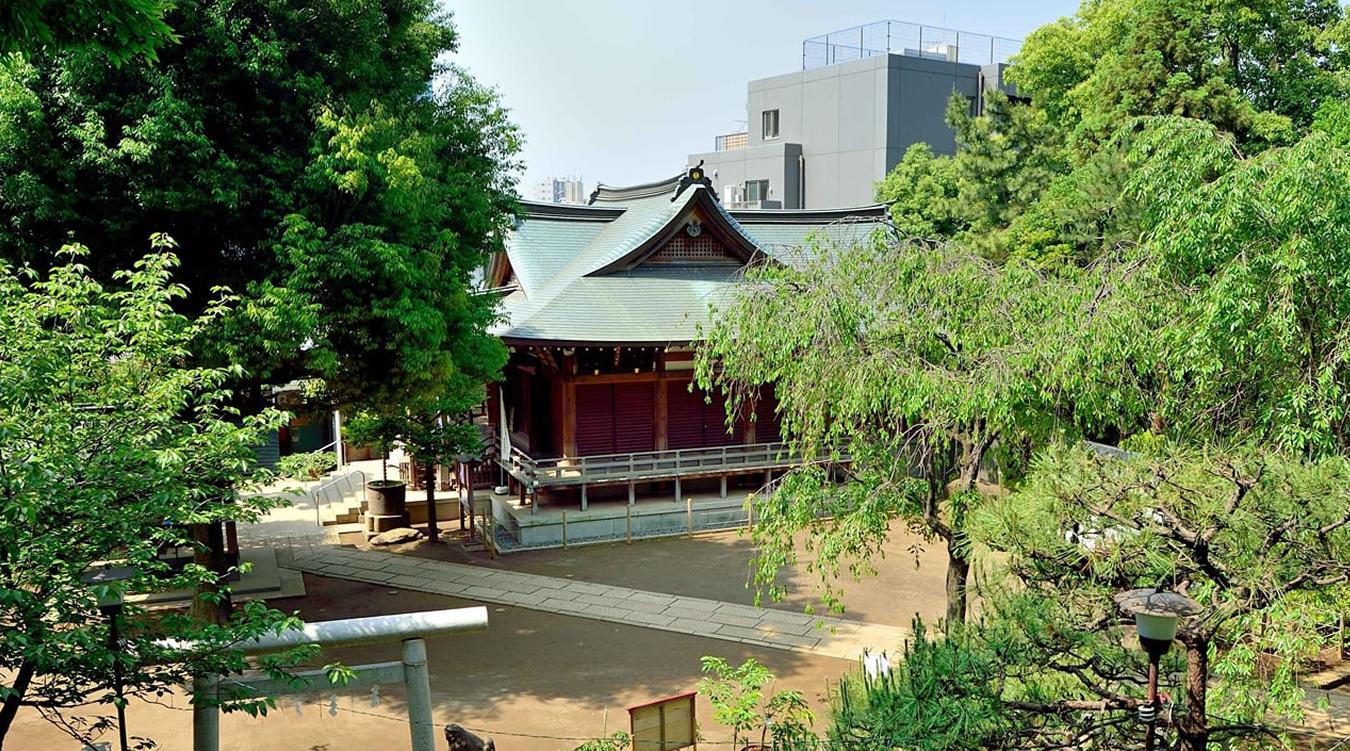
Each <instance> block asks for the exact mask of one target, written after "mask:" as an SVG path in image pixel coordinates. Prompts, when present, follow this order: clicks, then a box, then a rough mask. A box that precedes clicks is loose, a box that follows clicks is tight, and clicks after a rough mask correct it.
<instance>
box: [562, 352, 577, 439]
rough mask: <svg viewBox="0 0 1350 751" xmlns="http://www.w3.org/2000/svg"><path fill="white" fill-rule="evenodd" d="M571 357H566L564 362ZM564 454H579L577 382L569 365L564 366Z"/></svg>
mask: <svg viewBox="0 0 1350 751" xmlns="http://www.w3.org/2000/svg"><path fill="white" fill-rule="evenodd" d="M570 360H571V358H570V357H568V358H564V362H565V363H566V362H567V361H570ZM562 402H563V403H562V441H563V445H562V447H561V448H562V455H563V456H576V455H577V384H576V381H574V380H572V374H571V372H570V371H569V370H568V366H567V365H564V366H563V384H562Z"/></svg>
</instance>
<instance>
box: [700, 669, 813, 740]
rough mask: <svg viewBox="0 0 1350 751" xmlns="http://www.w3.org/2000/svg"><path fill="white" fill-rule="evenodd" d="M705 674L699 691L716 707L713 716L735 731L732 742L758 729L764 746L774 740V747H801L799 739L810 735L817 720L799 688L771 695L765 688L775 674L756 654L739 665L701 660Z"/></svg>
mask: <svg viewBox="0 0 1350 751" xmlns="http://www.w3.org/2000/svg"><path fill="white" fill-rule="evenodd" d="M701 662H702V667H703V672H704V674H705V677H704V678H703V679H701V680H700V681H699V683H698V690H699V693H701V694H703V695H704V696H706V697H707V698H708V701H709V703H711V704H712V706H713V719H715V720H716V721H717V722H718V723H720V724H722V725H726V726H727V727H730V728H731V730H732V736H731V743H732V745H733V746H735V745H737V743H738V742H739V741H742V740H744V741H749V740H750V738H751V736H752V734H753V733H754V731H755V729H756V728H759V730H760V740H759V743H760V745H761V746H764V745H766V744H765V741H766V740H771V741H772V744H773V745H772V747H773V748H799V746H798V745H796V744H797V743H798V742H800V741H806V740H808V739H810V738H811V733H810V728H811V723H813V722H814V721H815V717H814V715H813V714H812V713H811V710H810V708H809V706H808V705H807V703H806V698H805V697H804V696H802V693H801V692H800V691H779V692H777V693H774V694H772V695H770V696H768V697H766V696H765V694H764V689H765V687H767V686H769V685H770V684H772V683H773V681H774V676H773V673H770V672H769V670H768V668H765V667H764V666H763V665H761V664H759V662H758V661H756V660H755V658H753V657H748V658H746V660H745V662H743V663H741V664H740V665H739V666H734V667H733V666H732V665H731V664H730V663H728V662H727V661H726V660H725V659H724V658H721V657H709V656H705V657H704V658H703V659H702V661H701Z"/></svg>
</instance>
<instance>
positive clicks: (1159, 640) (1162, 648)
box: [1116, 587, 1202, 751]
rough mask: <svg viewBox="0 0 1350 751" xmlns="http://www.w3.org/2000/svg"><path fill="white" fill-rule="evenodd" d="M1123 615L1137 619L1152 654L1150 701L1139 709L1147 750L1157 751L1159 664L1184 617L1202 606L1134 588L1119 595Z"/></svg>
mask: <svg viewBox="0 0 1350 751" xmlns="http://www.w3.org/2000/svg"><path fill="white" fill-rule="evenodd" d="M1116 605H1117V606H1119V607H1120V610H1121V612H1123V613H1125V614H1126V615H1132V616H1134V625H1135V629H1136V630H1137V631H1138V633H1139V646H1141V647H1142V648H1143V649H1144V652H1145V653H1147V654H1148V700H1147V701H1146V702H1145V703H1144V704H1143V705H1142V706H1140V707H1139V720H1140V721H1141V722H1143V723H1144V728H1145V730H1144V749H1145V751H1153V743H1154V738H1155V736H1156V734H1157V728H1158V726H1157V722H1158V663H1159V662H1160V661H1161V660H1162V656H1163V655H1165V654H1167V652H1168V650H1170V649H1171V648H1172V642H1173V640H1175V639H1176V638H1177V628H1178V627H1179V626H1180V625H1181V619H1182V618H1188V617H1190V616H1194V615H1199V614H1200V611H1201V610H1202V608H1201V607H1200V603H1198V602H1196V601H1195V600H1192V599H1191V598H1189V597H1187V596H1185V595H1183V594H1178V593H1176V592H1166V591H1164V590H1162V589H1160V588H1157V587H1150V588H1145V589H1132V590H1130V591H1128V592H1122V593H1120V594H1118V595H1116Z"/></svg>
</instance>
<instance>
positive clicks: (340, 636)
mask: <svg viewBox="0 0 1350 751" xmlns="http://www.w3.org/2000/svg"><path fill="white" fill-rule="evenodd" d="M487 626H488V615H487V608H485V607H481V606H479V607H472V608H454V609H450V610H431V611H425V612H421V613H404V614H400V615H380V616H374V617H370V618H347V619H344V620H337V621H321V622H319V623H310V624H306V625H305V627H304V628H302V629H298V630H295V631H285V632H283V633H281V634H275V635H273V634H269V635H266V636H261V637H258V638H256V639H251V640H249V641H247V642H244V643H243V644H241V645H240V646H239V648H240V649H241V650H243V651H244V652H245V653H246V654H266V653H269V652H282V651H285V650H288V649H293V648H295V647H301V646H305V645H309V644H317V645H319V646H321V647H338V646H354V645H359V644H381V643H387V642H391V641H401V642H403V655H402V659H401V660H400V661H399V662H381V663H374V664H370V665H355V666H352V668H351V669H352V670H353V671H355V673H356V675H355V677H353V678H352V679H351V680H350V681H348V682H347V684H346V685H345V686H344V687H343V688H363V687H368V686H375V685H379V684H389V683H402V684H403V685H404V686H405V687H406V689H407V694H408V729H409V731H410V733H411V734H412V748H413V751H434V749H435V745H436V728H435V726H434V724H433V723H432V719H431V681H430V676H429V675H428V673H427V647H426V641H425V638H426V637H429V636H450V635H452V634H468V633H475V632H479V631H486V630H487ZM171 646H172V645H171ZM180 646H185V645H180ZM226 680H228V681H229V683H230V684H231V685H232V686H244V687H246V688H248V689H250V690H252V691H254V692H256V693H257V694H258V695H260V696H281V695H284V694H297V693H306V692H308V691H314V690H317V689H320V688H323V687H326V686H329V685H330V684H329V683H328V678H327V676H326V675H325V674H324V672H323V671H322V670H311V671H306V672H301V673H294V674H292V676H291V678H290V679H288V680H275V679H272V678H268V677H266V676H261V675H252V676H250V675H245V676H241V677H238V678H229V679H226ZM221 682H222V679H220V678H217V677H214V676H206V677H203V678H199V679H198V680H197V681H196V682H195V683H194V685H193V693H194V694H197V695H202V694H205V695H207V696H211V694H212V693H213V692H216V691H218V690H219V685H220V683H221ZM192 749H193V751H219V749H220V707H219V706H216V705H214V704H195V705H194V706H193V709H192Z"/></svg>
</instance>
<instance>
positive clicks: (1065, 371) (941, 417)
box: [697, 238, 1140, 621]
mask: <svg viewBox="0 0 1350 751" xmlns="http://www.w3.org/2000/svg"><path fill="white" fill-rule="evenodd" d="M811 255H812V258H813V259H814V260H809V261H806V262H804V263H802V264H800V265H798V266H794V267H787V266H784V265H778V264H773V265H766V266H764V267H760V268H756V269H753V270H752V271H751V272H749V274H748V276H747V280H746V284H745V285H744V290H743V293H742V294H740V295H738V297H737V299H736V300H735V301H734V302H733V303H732V304H730V305H729V306H727V307H725V308H724V309H723V310H720V311H717V312H716V313H715V314H714V323H713V326H712V328H711V329H710V330H708V331H706V332H704V335H705V336H704V340H703V342H702V346H701V347H700V348H699V352H698V355H697V376H698V378H699V379H700V380H701V382H702V383H704V384H706V385H711V386H716V387H718V388H721V389H723V390H725V391H726V392H727V393H728V394H729V395H730V397H729V398H730V401H731V407H730V408H729V409H728V413H729V414H735V413H736V411H737V409H738V408H739V405H740V404H742V403H745V402H747V401H752V400H754V399H755V398H757V394H758V389H759V388H760V386H761V385H762V384H766V383H773V384H774V388H775V390H776V393H777V394H778V397H779V400H780V410H781V418H782V420H781V424H782V429H783V431H784V435H785V436H786V437H787V438H788V439H789V440H790V441H791V442H792V444H793V446H794V448H795V449H796V450H797V451H799V452H801V454H802V455H803V456H806V457H814V456H818V455H822V454H824V455H826V456H828V457H829V458H830V459H831V460H832V462H834V464H833V465H832V466H831V467H830V468H829V470H830V471H827V470H826V468H824V467H821V466H813V465H806V466H803V467H801V468H798V469H794V470H793V472H792V473H791V474H790V475H789V476H788V477H787V478H785V479H784V480H783V481H782V482H781V483H779V484H778V486H777V487H776V488H775V492H774V494H773V496H772V497H771V498H769V499H768V500H767V501H762V502H759V503H757V511H758V512H759V518H760V521H759V523H757V524H756V526H755V529H754V531H753V536H754V541H755V543H756V549H757V554H756V556H757V557H756V561H755V564H756V571H757V573H756V581H757V582H758V584H759V585H760V586H761V587H765V588H767V589H768V591H769V592H770V594H780V592H778V591H776V590H775V589H774V587H773V582H774V579H775V577H776V575H777V573H778V571H779V570H780V569H781V568H782V567H784V566H788V565H791V564H793V563H795V562H796V548H795V540H796V538H797V536H798V534H799V533H803V532H804V533H806V545H807V546H808V549H809V550H810V551H811V552H813V553H814V554H815V557H816V562H815V563H814V564H813V571H815V572H816V573H817V574H818V575H819V577H820V582H821V584H822V585H823V587H824V596H825V600H826V603H827V604H828V605H830V606H831V607H834V608H836V609H837V608H838V607H839V606H840V602H839V600H838V597H837V592H836V591H835V590H834V588H833V587H834V581H835V578H836V575H837V574H838V573H839V572H840V571H841V570H842V567H845V566H846V567H848V570H849V571H851V572H852V573H853V574H855V575H859V574H864V573H867V572H868V571H869V570H870V568H869V564H868V562H867V561H868V559H869V558H870V557H871V556H872V555H874V554H876V552H877V551H878V550H879V549H880V544H881V542H882V541H884V540H885V537H886V535H887V534H888V525H887V523H888V522H889V521H890V520H891V519H894V518H897V517H899V518H903V519H905V520H906V521H907V522H908V523H909V524H910V525H911V527H912V528H914V529H915V530H916V531H918V532H920V533H921V534H923V535H924V536H925V537H928V538H929V539H933V540H941V541H943V542H944V543H945V544H946V545H947V548H948V554H949V559H950V561H951V566H952V569H951V571H950V572H949V576H950V577H951V578H950V579H949V590H948V607H949V610H948V615H949V618H950V619H952V620H953V621H960V620H963V618H964V612H965V611H964V607H965V578H966V574H967V568H968V545H967V542H966V538H965V534H966V533H965V523H966V517H967V514H968V512H969V511H970V509H971V508H972V507H974V506H977V505H979V504H980V503H981V486H980V483H979V479H980V467H981V465H982V464H983V463H984V462H985V460H986V458H992V457H993V456H994V455H995V453H996V452H997V453H999V456H1000V458H1001V464H1002V466H1003V468H1004V471H1005V472H1010V473H1014V474H1015V472H1016V465H1017V462H1018V460H1019V457H1021V455H1022V452H1023V450H1024V448H1025V447H1027V446H1028V445H1032V444H1033V443H1034V442H1036V441H1042V440H1045V438H1046V437H1048V436H1050V435H1053V434H1056V433H1057V432H1059V431H1065V430H1067V431H1076V430H1078V429H1092V428H1095V427H1098V426H1101V425H1104V424H1105V425H1110V424H1120V423H1121V422H1122V421H1123V420H1126V419H1128V418H1129V417H1130V416H1131V415H1133V414H1136V413H1138V412H1139V411H1140V405H1139V404H1138V401H1137V397H1136V395H1137V388H1135V387H1134V386H1133V385H1132V384H1131V383H1130V382H1129V379H1130V377H1131V376H1130V374H1129V373H1128V372H1124V371H1122V372H1119V373H1117V371H1116V370H1115V369H1114V366H1112V365H1111V364H1110V362H1109V358H1107V357H1105V356H1104V355H1103V354H1102V353H1101V350H1099V349H1098V348H1099V347H1104V346H1105V345H1106V342H1105V341H1093V342H1084V341H1083V340H1081V339H1080V338H1079V337H1078V332H1079V331H1080V330H1081V328H1082V327H1083V326H1085V325H1087V324H1088V323H1089V322H1090V321H1091V320H1092V319H1093V317H1094V316H1096V315H1099V314H1100V313H1101V311H1103V310H1105V309H1106V308H1107V307H1109V306H1103V305H1102V304H1101V301H1100V299H1099V298H1100V297H1101V289H1100V287H1099V286H1097V285H1096V284H1094V283H1091V282H1092V281H1093V280H1092V279H1091V278H1089V277H1086V276H1084V275H1080V274H1078V273H1077V271H1076V270H1074V269H1072V268H1070V269H1064V270H1062V272H1059V271H1056V272H1046V271H1042V270H1039V269H1037V268H1035V267H1033V266H1031V265H1028V264H1020V263H1010V264H1007V265H1004V266H996V265H994V264H992V263H990V262H988V261H986V260H984V259H982V258H981V257H979V256H978V255H975V254H972V253H969V252H964V251H962V250H960V249H957V248H955V247H952V246H947V247H937V248H930V247H927V246H923V245H916V244H909V243H900V244H898V245H888V244H887V243H886V240H885V238H878V239H877V241H876V243H875V244H874V245H868V246H860V247H855V248H818V249H817V252H815V253H813V254H811ZM1086 364H1091V365H1092V366H1095V367H1098V368H1099V370H1098V371H1097V373H1095V374H1093V375H1092V376H1086V375H1085V374H1084V371H1083V370H1082V369H1081V366H1082V365H1086ZM1112 374H1116V376H1117V377H1118V380H1112ZM996 446H997V448H996ZM845 448H846V449H847V454H848V461H847V463H843V462H841V461H840V460H841V459H843V458H844V457H843V454H842V453H841V452H842V451H843V450H844V449H845ZM837 476H842V477H843V478H844V479H845V480H846V483H845V485H844V486H843V487H839V486H837V485H836V483H835V482H834V480H835V479H836V477H837ZM820 517H824V518H821V519H819V521H818V518H820Z"/></svg>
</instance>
